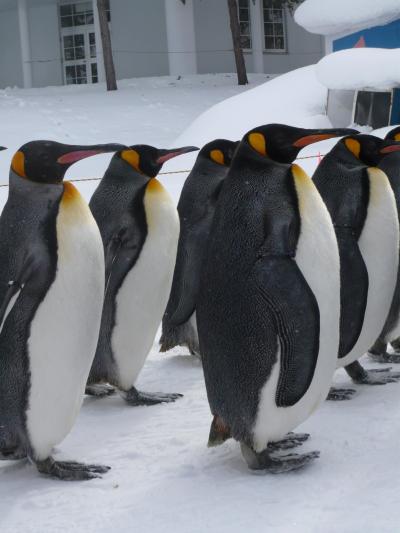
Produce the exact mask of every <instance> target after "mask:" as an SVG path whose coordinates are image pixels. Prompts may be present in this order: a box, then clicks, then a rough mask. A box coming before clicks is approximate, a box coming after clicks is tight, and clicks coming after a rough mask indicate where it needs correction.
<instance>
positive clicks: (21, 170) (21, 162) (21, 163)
mask: <svg viewBox="0 0 400 533" xmlns="http://www.w3.org/2000/svg"><path fill="white" fill-rule="evenodd" d="M11 168H12V169H13V171H14V172H15V173H16V174H18V176H21V178H26V174H25V156H24V153H23V152H16V153H15V154H14V157H13V158H12V161H11Z"/></svg>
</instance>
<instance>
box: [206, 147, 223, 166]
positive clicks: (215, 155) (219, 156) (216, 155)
mask: <svg viewBox="0 0 400 533" xmlns="http://www.w3.org/2000/svg"><path fill="white" fill-rule="evenodd" d="M210 158H211V159H212V160H213V161H214V163H218V164H219V165H225V157H224V154H223V153H222V152H221V150H211V152H210Z"/></svg>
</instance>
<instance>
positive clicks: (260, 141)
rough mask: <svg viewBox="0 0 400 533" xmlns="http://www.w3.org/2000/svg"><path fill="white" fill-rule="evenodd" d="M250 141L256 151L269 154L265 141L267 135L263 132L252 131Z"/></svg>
mask: <svg viewBox="0 0 400 533" xmlns="http://www.w3.org/2000/svg"><path fill="white" fill-rule="evenodd" d="M249 143H250V146H251V147H252V148H254V150H255V151H256V152H258V153H259V154H261V155H267V145H266V142H265V137H264V135H263V134H262V133H250V135H249Z"/></svg>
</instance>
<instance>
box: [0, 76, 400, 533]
mask: <svg viewBox="0 0 400 533" xmlns="http://www.w3.org/2000/svg"><path fill="white" fill-rule="evenodd" d="M252 79H253V81H254V82H261V81H263V80H264V79H265V77H264V76H257V77H252ZM234 83H235V79H234V77H233V76H232V75H219V76H198V77H196V79H194V78H188V79H184V80H182V83H180V82H178V81H177V80H172V79H171V78H162V79H155V78H153V79H143V80H131V81H125V82H123V83H121V91H120V92H118V93H116V94H115V95H107V96H106V95H105V94H104V93H101V91H100V90H99V88H92V87H90V88H88V87H84V88H82V87H79V88H49V89H45V90H43V91H35V90H30V91H20V90H6V91H0V145H2V144H4V145H6V146H9V147H10V150H9V151H8V152H2V153H0V183H1V182H3V183H4V182H6V181H7V175H8V165H9V161H10V157H11V156H12V152H13V151H14V150H15V149H16V148H17V147H18V146H19V145H21V144H22V143H23V142H25V141H27V140H30V139H32V138H38V137H45V138H52V139H56V140H60V141H66V142H74V143H75V142H106V141H110V140H112V141H121V142H129V143H134V142H149V143H154V144H156V145H157V144H160V145H165V146H168V145H171V144H172V143H173V141H174V139H175V138H176V137H177V136H178V134H180V133H181V132H182V130H183V129H184V128H186V127H187V125H188V124H189V123H190V122H191V121H192V120H193V119H194V118H195V117H196V116H197V115H198V114H199V113H200V112H202V111H203V110H204V109H206V108H207V107H208V106H209V105H211V104H214V103H216V102H218V101H220V100H222V99H223V98H226V97H228V96H232V95H234V94H237V93H238V92H241V91H243V90H245V89H243V88H238V87H237V86H235V85H234ZM171 84H172V85H171ZM280 96H281V95H280V94H278V95H277V97H278V98H279V97H280ZM268 102H269V105H271V108H272V109H274V102H273V100H272V99H269V100H268ZM318 105H319V106H321V102H319V101H316V106H317V107H318ZM278 118H279V119H280V120H281V121H282V122H288V121H289V120H290V118H291V117H287V116H285V115H284V114H283V115H282V116H279V117H278ZM210 135H212V132H210ZM104 158H105V159H103V156H98V157H96V158H92V159H90V160H87V161H86V162H82V163H80V164H79V166H78V165H76V166H75V167H74V168H73V172H71V174H70V176H71V177H74V176H93V175H101V174H102V172H103V171H104V168H105V165H106V164H107V158H106V156H104ZM81 165H82V166H81ZM85 165H87V166H85ZM171 180H172V178H171ZM94 187H95V182H91V183H90V184H84V185H81V186H80V189H81V190H82V191H83V192H84V193H85V195H86V197H87V198H88V197H90V194H91V192H92V190H93V188H94ZM6 192H7V191H6V189H5V188H2V189H0V207H1V205H2V203H3V202H4V199H5V194H6ZM181 353H182V350H179V349H178V350H175V351H174V352H171V353H169V354H167V355H160V354H158V353H157V350H156V349H155V350H153V352H152V354H151V356H150V358H149V360H148V361H147V363H146V365H145V368H144V370H143V372H142V375H141V376H140V379H139V383H138V386H139V388H140V387H141V388H143V389H144V390H150V391H165V392H182V393H183V394H184V395H185V396H184V398H183V399H181V400H179V401H178V402H176V403H175V404H171V405H161V406H153V407H137V408H132V407H129V406H127V405H126V404H125V403H124V402H123V401H122V400H121V399H120V398H119V397H118V396H115V397H110V398H106V399H103V400H97V401H96V400H94V399H92V398H86V399H85V401H84V405H83V408H82V410H81V412H80V415H79V418H78V421H77V423H76V425H75V426H74V428H73V430H72V432H71V434H70V435H69V436H68V437H67V439H66V440H65V441H64V442H62V443H61V444H60V446H59V449H58V450H57V453H56V456H57V457H58V458H61V457H63V458H68V459H77V460H82V461H91V462H96V461H97V462H99V463H104V464H108V465H110V466H111V467H112V470H111V471H110V472H109V473H108V474H107V475H105V476H104V477H103V479H101V480H94V481H90V482H85V483H67V482H61V481H57V480H50V479H47V478H44V477H41V476H39V475H38V473H37V472H36V470H35V468H34V467H33V466H31V465H29V464H27V463H26V462H18V463H12V462H2V463H1V464H0V532H1V533H58V532H68V533H69V532H74V533H110V532H112V533H114V532H118V533H128V532H129V533H132V532H133V533H147V532H150V531H152V532H155V533H164V532H165V533H170V532H171V533H172V532H173V533H204V532H207V531H209V532H210V533H213V532H222V533H225V532H226V533H236V532H238V533H239V532H243V531H247V532H251V533H253V532H258V531H260V532H269V531H271V532H272V531H273V532H274V533H339V532H340V533H364V532H365V531H368V532H369V533H396V532H398V531H399V530H400V527H399V519H398V511H397V508H398V501H399V496H398V482H397V474H398V473H399V474H400V467H399V448H400V438H399V437H400V407H399V405H400V384H390V385H387V386H384V387H362V386H360V387H356V388H357V389H358V394H357V395H356V397H355V398H354V399H353V400H352V401H350V402H344V403H337V404H335V403H330V402H325V403H324V405H323V406H322V408H321V409H319V410H318V411H317V412H316V413H315V415H314V416H313V417H312V418H310V419H309V420H308V421H307V423H305V424H304V425H303V426H302V427H301V428H299V430H300V431H308V432H310V433H311V434H312V438H311V440H310V441H309V442H308V443H306V444H305V445H304V446H303V448H302V449H304V450H305V451H306V450H313V449H318V450H320V451H321V458H320V459H319V460H318V461H316V462H315V463H314V464H312V465H311V466H310V467H309V468H307V469H306V470H303V471H300V472H296V473H291V474H288V475H281V476H276V477H274V476H268V475H259V474H253V473H250V472H249V471H248V470H247V467H246V465H245V464H244V462H243V460H242V458H241V455H240V451H239V447H238V445H237V443H235V442H233V441H229V442H227V443H225V444H224V445H223V446H221V447H219V448H214V449H208V448H207V447H206V443H207V437H208V431H209V425H210V422H211V416H210V413H209V408H208V404H207V399H206V394H205V388H204V382H203V377H202V369H201V365H200V363H199V362H198V361H197V360H196V359H194V358H191V357H189V356H187V355H179V354H181ZM369 366H371V365H369ZM335 380H336V381H337V382H343V383H344V384H345V385H346V386H348V385H349V379H348V378H347V377H346V375H345V373H344V372H343V371H342V370H341V371H339V372H338V373H337V374H336V376H335ZM60 386H62V381H60ZM300 450H301V448H300ZM300 450H299V451H300Z"/></svg>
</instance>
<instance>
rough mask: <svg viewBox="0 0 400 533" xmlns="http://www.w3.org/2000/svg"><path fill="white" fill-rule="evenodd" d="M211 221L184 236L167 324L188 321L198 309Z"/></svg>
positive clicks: (168, 309) (181, 241)
mask: <svg viewBox="0 0 400 533" xmlns="http://www.w3.org/2000/svg"><path fill="white" fill-rule="evenodd" d="M209 225H210V223H209V221H208V219H205V220H204V221H199V222H198V224H197V225H196V226H192V227H190V228H187V229H186V231H185V233H184V234H183V235H182V236H181V239H180V241H179V247H178V254H177V262H176V266H175V272H174V279H173V282H172V288H171V297H170V301H169V302H168V306H167V310H166V321H167V322H170V323H172V324H175V325H180V324H183V323H184V322H187V321H188V320H189V318H190V317H191V315H192V314H193V312H194V310H195V307H196V299H197V295H198V292H199V285H200V273H201V265H202V262H203V256H204V250H205V247H206V243H207V239H208V233H209Z"/></svg>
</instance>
